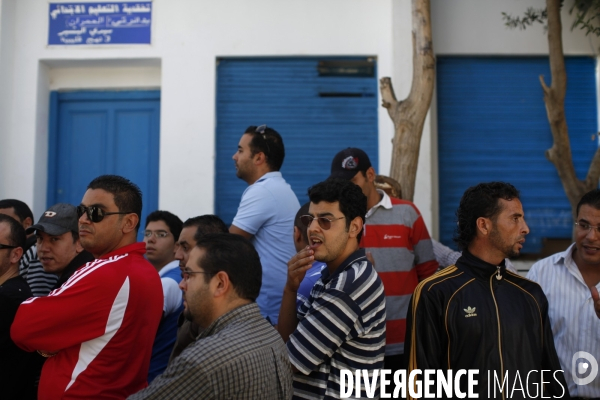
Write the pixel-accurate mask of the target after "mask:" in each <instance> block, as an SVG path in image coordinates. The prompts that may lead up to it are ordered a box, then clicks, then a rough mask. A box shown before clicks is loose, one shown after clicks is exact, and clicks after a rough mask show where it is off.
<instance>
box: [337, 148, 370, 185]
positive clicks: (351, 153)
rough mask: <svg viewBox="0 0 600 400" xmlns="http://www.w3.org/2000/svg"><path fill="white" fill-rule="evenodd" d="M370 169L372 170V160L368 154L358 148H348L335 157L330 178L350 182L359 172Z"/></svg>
mask: <svg viewBox="0 0 600 400" xmlns="http://www.w3.org/2000/svg"><path fill="white" fill-rule="evenodd" d="M369 168H371V160H369V156H368V155H367V153H365V152H364V151H362V150H361V149H357V148H356V147H348V148H347V149H344V150H342V151H340V152H339V153H337V154H336V155H335V157H333V161H332V162H331V174H330V175H329V177H330V178H342V179H347V180H350V179H352V178H354V176H355V175H356V174H357V173H358V172H360V171H362V172H366V171H367V170H368V169H369Z"/></svg>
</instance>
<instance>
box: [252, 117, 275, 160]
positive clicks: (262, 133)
mask: <svg viewBox="0 0 600 400" xmlns="http://www.w3.org/2000/svg"><path fill="white" fill-rule="evenodd" d="M266 130H267V124H262V125H261V126H257V127H256V129H255V130H254V133H258V134H259V135H260V136H261V137H262V138H263V141H264V142H265V146H267V154H265V155H266V156H267V157H268V156H269V154H270V153H271V149H269V142H267V136H266V135H265V131H266Z"/></svg>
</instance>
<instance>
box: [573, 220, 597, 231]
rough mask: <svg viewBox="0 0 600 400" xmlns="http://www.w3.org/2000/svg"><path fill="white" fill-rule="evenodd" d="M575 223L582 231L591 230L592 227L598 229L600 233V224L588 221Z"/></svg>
mask: <svg viewBox="0 0 600 400" xmlns="http://www.w3.org/2000/svg"><path fill="white" fill-rule="evenodd" d="M575 225H576V226H577V227H578V228H579V230H580V231H583V232H590V231H591V230H592V229H595V230H596V233H598V234H600V226H594V225H590V224H588V223H587V222H583V221H582V222H575Z"/></svg>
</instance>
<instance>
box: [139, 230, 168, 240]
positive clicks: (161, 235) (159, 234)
mask: <svg viewBox="0 0 600 400" xmlns="http://www.w3.org/2000/svg"><path fill="white" fill-rule="evenodd" d="M152 235H154V236H155V237H156V238H157V239H164V238H166V237H167V236H169V232H167V231H144V237H145V238H148V239H150V238H151V237H152Z"/></svg>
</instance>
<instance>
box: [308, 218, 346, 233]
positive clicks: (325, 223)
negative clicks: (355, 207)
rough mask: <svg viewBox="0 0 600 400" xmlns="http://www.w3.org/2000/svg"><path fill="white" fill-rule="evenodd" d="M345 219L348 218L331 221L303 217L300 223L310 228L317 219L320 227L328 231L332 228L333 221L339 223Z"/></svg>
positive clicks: (332, 219) (328, 219)
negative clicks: (338, 221)
mask: <svg viewBox="0 0 600 400" xmlns="http://www.w3.org/2000/svg"><path fill="white" fill-rule="evenodd" d="M344 218H346V217H339V218H331V219H330V218H327V217H313V216H312V215H303V216H301V217H300V222H302V224H303V225H304V226H306V227H307V228H308V227H309V226H310V224H312V222H313V220H314V219H316V220H317V222H318V223H319V226H320V227H321V229H324V230H328V229H329V228H331V223H332V222H333V221H337V220H338V219H344Z"/></svg>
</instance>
